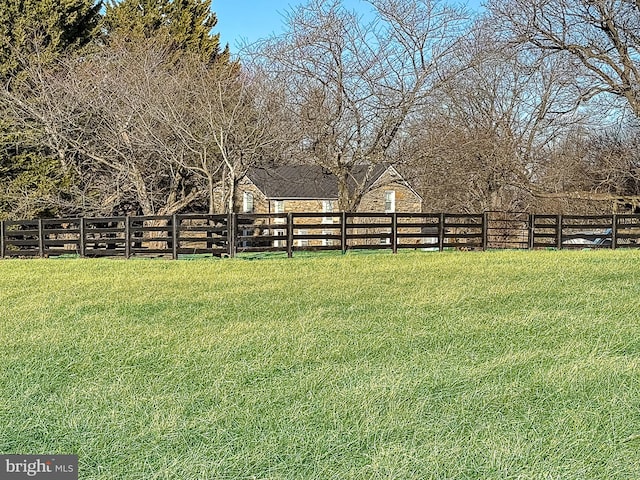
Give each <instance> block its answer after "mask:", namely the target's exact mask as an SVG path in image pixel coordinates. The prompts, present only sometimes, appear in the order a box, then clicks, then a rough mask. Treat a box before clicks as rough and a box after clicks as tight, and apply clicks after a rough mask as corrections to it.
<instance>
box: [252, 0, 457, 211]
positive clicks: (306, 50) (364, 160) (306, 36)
mask: <svg viewBox="0 0 640 480" xmlns="http://www.w3.org/2000/svg"><path fill="white" fill-rule="evenodd" d="M369 3H370V4H371V6H372V8H373V13H372V15H373V19H372V20H371V21H369V22H365V21H364V20H363V18H362V17H358V16H357V15H356V14H355V13H353V12H349V11H347V10H346V9H345V8H344V7H343V6H342V4H341V3H340V2H339V1H336V0H310V1H309V2H308V3H307V4H306V5H304V6H301V7H299V8H297V9H295V10H293V11H291V12H290V13H289V15H288V18H287V23H288V31H287V33H285V34H284V35H282V36H280V37H276V38H272V39H270V40H268V41H266V42H264V43H263V44H261V45H260V49H259V51H257V52H255V53H256V55H255V56H254V59H257V61H259V62H265V63H267V64H268V68H267V69H268V70H269V71H271V72H272V73H273V75H274V77H275V78H276V79H277V80H278V81H279V82H280V84H281V85H282V87H283V89H284V91H285V101H286V110H287V113H288V115H289V116H290V122H289V124H288V127H287V128H288V129H289V130H290V131H295V132H297V134H298V143H297V145H298V150H297V151H296V152H294V154H296V155H297V156H298V157H299V158H300V159H302V160H304V161H307V162H313V163H315V164H318V165H321V166H323V167H324V168H326V169H327V170H329V171H330V172H331V173H333V174H334V175H335V176H336V177H337V178H338V184H339V208H340V209H342V210H355V209H356V207H357V205H358V203H359V202H360V199H361V197H362V194H363V193H364V191H365V187H366V184H367V181H368V180H369V179H368V175H365V176H364V177H362V176H356V175H354V172H355V171H361V170H362V166H363V165H365V166H369V167H370V168H369V172H372V170H373V167H374V165H376V164H380V163H385V162H392V161H395V160H397V156H396V155H395V154H394V153H395V149H396V148H397V143H398V142H397V140H398V138H399V136H401V132H402V131H403V128H404V127H405V125H406V122H407V119H408V118H410V117H411V115H413V113H414V112H415V111H416V108H417V107H418V106H419V105H420V104H422V103H423V102H424V100H425V98H426V97H427V96H428V95H429V92H430V91H431V90H432V89H433V88H434V86H435V85H437V84H438V82H439V81H441V78H440V75H439V65H440V62H441V61H442V60H443V59H444V58H445V57H447V56H448V55H450V54H451V52H452V51H453V47H454V45H455V43H456V41H457V38H458V34H459V32H460V29H461V28H462V26H463V24H464V20H465V16H464V12H462V11H460V10H457V9H454V8H451V7H449V6H447V4H445V3H444V2H440V1H439V0H410V1H406V0H403V1H400V0H371V1H370V2H369Z"/></svg>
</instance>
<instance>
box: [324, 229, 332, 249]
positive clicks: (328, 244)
mask: <svg viewBox="0 0 640 480" xmlns="http://www.w3.org/2000/svg"><path fill="white" fill-rule="evenodd" d="M331 233H332V232H331V230H323V231H322V235H331ZM330 245H333V241H331V240H329V239H327V238H323V239H322V246H323V247H328V246H330Z"/></svg>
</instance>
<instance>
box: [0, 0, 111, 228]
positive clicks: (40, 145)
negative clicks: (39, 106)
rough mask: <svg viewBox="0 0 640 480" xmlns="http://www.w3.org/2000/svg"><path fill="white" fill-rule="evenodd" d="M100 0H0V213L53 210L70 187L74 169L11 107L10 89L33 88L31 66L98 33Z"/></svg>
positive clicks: (47, 63)
mask: <svg viewBox="0 0 640 480" xmlns="http://www.w3.org/2000/svg"><path fill="white" fill-rule="evenodd" d="M101 8H102V2H101V1H96V0H0V89H2V90H0V217H6V216H20V217H31V216H38V215H51V214H53V213H55V210H53V209H51V208H50V206H51V205H52V202H51V201H50V199H51V198H53V197H57V196H58V194H59V193H61V192H63V191H64V190H66V189H68V187H69V179H70V178H71V177H70V175H71V172H69V171H68V170H66V169H64V168H61V159H60V155H59V152H53V150H52V148H51V146H50V145H47V142H45V141H44V139H43V138H41V136H40V134H38V133H37V130H36V129H32V128H30V125H31V121H30V119H29V118H16V117H15V116H13V115H12V114H11V113H10V112H15V109H13V108H11V107H12V104H11V102H12V95H13V93H15V92H16V91H17V90H19V89H23V90H24V91H25V92H27V93H28V92H30V91H31V87H32V86H33V84H32V83H31V82H32V81H33V80H34V79H33V78H32V77H30V73H29V72H30V71H37V70H38V69H42V68H48V67H50V66H51V65H52V64H53V62H54V61H55V59H56V58H58V57H59V56H60V55H65V54H68V53H71V52H76V51H78V50H80V49H82V48H83V47H85V46H86V45H87V44H89V43H90V42H92V41H93V40H94V38H96V36H97V35H98V30H97V26H98V24H99V19H100V10H101Z"/></svg>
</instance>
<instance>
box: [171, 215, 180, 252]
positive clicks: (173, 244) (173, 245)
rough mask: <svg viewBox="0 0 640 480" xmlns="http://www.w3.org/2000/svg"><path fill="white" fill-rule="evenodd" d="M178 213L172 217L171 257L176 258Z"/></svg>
mask: <svg viewBox="0 0 640 480" xmlns="http://www.w3.org/2000/svg"><path fill="white" fill-rule="evenodd" d="M178 234H179V230H178V215H176V214H175V213H174V214H173V216H172V217H171V240H172V242H171V257H172V258H173V259H174V260H177V259H178Z"/></svg>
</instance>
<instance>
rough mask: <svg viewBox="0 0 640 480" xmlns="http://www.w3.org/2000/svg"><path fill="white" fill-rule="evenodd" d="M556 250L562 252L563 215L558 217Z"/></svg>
mask: <svg viewBox="0 0 640 480" xmlns="http://www.w3.org/2000/svg"><path fill="white" fill-rule="evenodd" d="M556 248H557V249H558V250H562V215H558V216H556Z"/></svg>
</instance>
